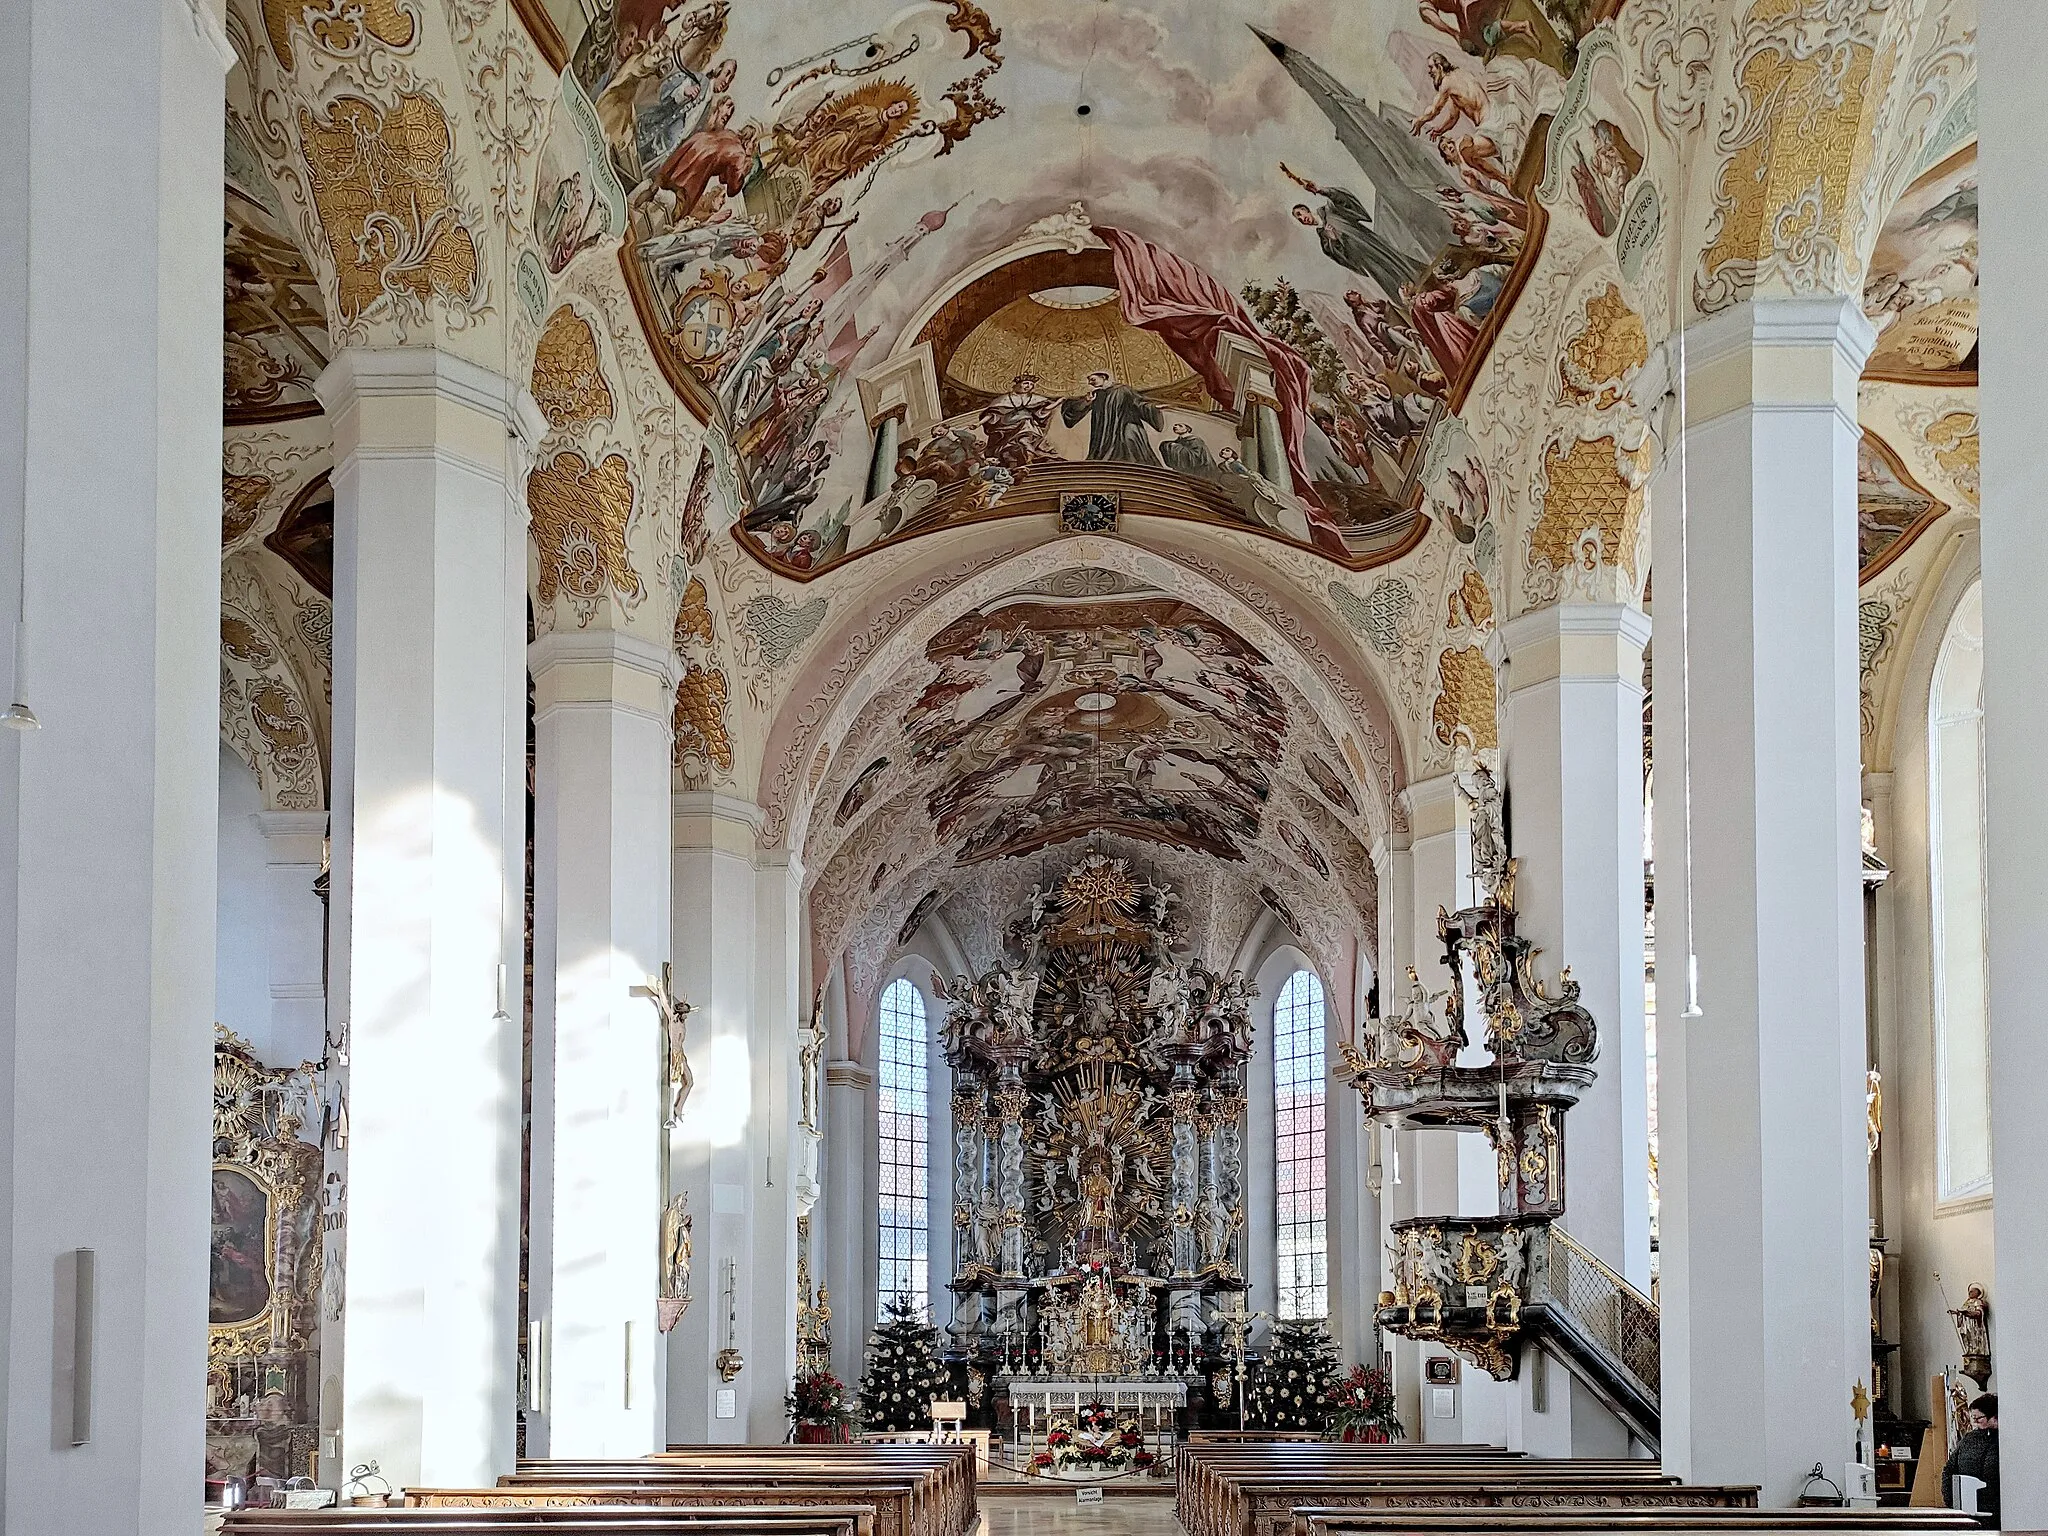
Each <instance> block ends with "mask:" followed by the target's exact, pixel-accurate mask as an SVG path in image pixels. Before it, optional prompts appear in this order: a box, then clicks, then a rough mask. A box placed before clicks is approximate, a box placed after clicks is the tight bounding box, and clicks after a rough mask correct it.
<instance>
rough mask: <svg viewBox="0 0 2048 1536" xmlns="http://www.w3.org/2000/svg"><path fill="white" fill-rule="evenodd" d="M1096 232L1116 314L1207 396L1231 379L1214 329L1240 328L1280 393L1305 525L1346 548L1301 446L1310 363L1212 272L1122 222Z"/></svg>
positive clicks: (1220, 397)
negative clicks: (1111, 270)
mask: <svg viewBox="0 0 2048 1536" xmlns="http://www.w3.org/2000/svg"><path fill="white" fill-rule="evenodd" d="M1095 233H1096V234H1098V235H1100V236H1101V237H1102V241H1103V243H1104V244H1105V245H1107V246H1108V247H1109V254H1110V258H1111V259H1112V260H1113V261H1114V262H1115V264H1116V287H1117V295H1118V298H1119V300H1120V303H1121V307H1122V309H1123V317H1124V319H1126V320H1127V321H1129V322H1130V323H1131V324H1132V325H1135V326H1137V327H1139V328H1140V329H1141V330H1147V331H1151V332H1153V333H1154V334H1155V335H1157V336H1158V337H1159V339H1160V340H1161V341H1163V342H1165V343H1166V345H1167V346H1168V348H1170V349H1171V350H1172V352H1173V355H1174V356H1175V357H1178V358H1179V359H1180V360H1181V361H1182V362H1184V363H1186V364H1187V365H1188V366H1189V367H1190V368H1192V369H1194V370H1195V372H1196V373H1197V374H1199V375H1200V376H1201V380H1202V383H1203V384H1204V385H1205V386H1206V387H1207V388H1208V391H1209V394H1210V396H1211V398H1213V399H1215V400H1216V401H1218V402H1219V403H1221V404H1223V405H1225V406H1230V405H1234V404H1235V401H1234V399H1233V392H1232V390H1231V388H1230V380H1229V379H1227V378H1226V377H1224V373H1223V369H1222V368H1221V367H1220V366H1219V365H1218V363H1217V361H1216V342H1217V338H1218V337H1221V336H1226V335H1228V336H1241V337H1243V338H1244V339H1245V340H1246V341H1248V342H1250V343H1251V344H1252V345H1253V346H1254V347H1257V348H1258V349H1259V351H1260V352H1262V353H1263V354H1264V355H1265V358H1266V364H1267V366H1268V367H1270V368H1271V369H1272V370H1273V383H1274V392H1275V393H1276V394H1278V395H1279V397H1280V437H1281V441H1282V442H1283V443H1285V444H1286V447H1287V467H1288V468H1289V469H1290V470H1291V471H1293V474H1294V489H1295V493H1296V494H1297V495H1298V496H1299V497H1300V498H1301V502H1302V508H1303V510H1304V511H1306V512H1307V514H1308V521H1309V529H1310V531H1311V533H1312V534H1313V535H1314V537H1315V541H1316V544H1317V546H1318V547H1319V548H1322V549H1324V550H1327V551H1328V552H1329V553H1331V554H1335V555H1344V554H1347V553H1349V551H1348V550H1347V549H1346V548H1345V545H1344V537H1343V535H1342V534H1341V533H1339V532H1338V531H1337V525H1336V523H1335V522H1333V521H1332V520H1331V518H1330V514H1329V512H1328V511H1327V510H1325V509H1324V507H1323V504H1322V502H1321V501H1320V500H1318V499H1317V497H1316V493H1315V482H1314V481H1312V480H1311V479H1310V478H1309V473H1308V466H1307V463H1306V461H1305V458H1304V456H1303V453H1302V441H1303V439H1304V437H1305V436H1306V434H1307V431H1308V396H1309V367H1308V363H1307V361H1306V360H1305V359H1304V358H1303V357H1302V355H1301V354H1300V353H1299V352H1297V351H1295V350H1294V348H1292V347H1290V346H1288V345H1287V344H1286V343H1285V342H1282V341H1276V340H1274V339H1273V338H1272V337H1271V336H1268V335H1267V334H1266V333H1265V332H1264V331H1262V330H1260V329H1259V324H1258V322H1257V321H1256V320H1254V319H1252V317H1251V315H1250V314H1249V313H1248V312H1247V311H1246V310H1245V307H1244V306H1243V305H1242V304H1240V303H1238V301H1237V299H1236V298H1235V297H1234V296H1233V295H1232V294H1231V292H1230V290H1229V289H1227V288H1225V287H1224V286H1223V285H1222V284H1221V283H1219V282H1217V281H1216V279H1215V278H1213V277H1211V276H1210V275H1209V274H1208V273H1207V272H1205V271H1203V270H1202V269H1201V268H1200V267H1198V266H1196V265H1195V264H1194V263H1193V262H1190V261H1184V260H1182V259H1181V258H1180V257H1178V256H1176V255H1174V253H1173V252H1172V251H1169V250H1165V249H1162V248H1161V247H1159V246H1156V245H1154V244H1152V242H1151V241H1149V240H1142V239H1140V238H1139V237H1138V236H1136V235H1134V234H1132V233H1131V232H1130V231H1129V230H1127V229H1111V228H1109V227H1108V226H1107V225H1100V224H1098V225H1097V226H1096V228H1095Z"/></svg>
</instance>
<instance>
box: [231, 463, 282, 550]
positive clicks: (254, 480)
mask: <svg viewBox="0 0 2048 1536" xmlns="http://www.w3.org/2000/svg"><path fill="white" fill-rule="evenodd" d="M271 486H272V482H271V479H270V476H268V475H236V474H230V473H228V472H227V471H225V470H223V471H222V472H221V477H220V541H221V543H223V544H232V543H234V542H235V540H237V539H239V538H240V537H241V536H242V535H243V534H245V533H247V532H248V531H249V530H250V529H251V528H254V527H255V526H256V514H257V513H258V512H259V511H261V510H262V508H263V498H264V497H266V496H268V495H269V494H270V492H271Z"/></svg>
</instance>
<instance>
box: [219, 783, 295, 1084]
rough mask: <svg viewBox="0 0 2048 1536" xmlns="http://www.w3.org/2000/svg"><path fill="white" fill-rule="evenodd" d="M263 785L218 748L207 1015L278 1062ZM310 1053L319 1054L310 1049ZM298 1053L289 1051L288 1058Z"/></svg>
mask: <svg viewBox="0 0 2048 1536" xmlns="http://www.w3.org/2000/svg"><path fill="white" fill-rule="evenodd" d="M262 810H263V788H262V786H261V785H260V784H258V783H257V782H256V775H255V774H254V773H252V772H250V771H249V765H248V764H247V763H245V762H243V761H242V760H241V758H240V757H238V756H236V755H235V753H234V751H233V749H231V748H229V747H227V746H222V747H221V749H220V927H219V930H218V932H217V933H216V935H215V938H214V968H213V973H214V983H213V985H214V1004H213V1016H214V1018H215V1019H216V1020H217V1021H219V1022H220V1023H222V1024H225V1025H226V1026H227V1027H228V1028H229V1029H231V1030H233V1031H234V1032H235V1033H236V1034H238V1035H240V1036H241V1037H242V1038H243V1039H244V1040H246V1041H248V1042H249V1044H250V1045H251V1046H252V1047H253V1048H254V1049H255V1052H256V1054H257V1056H258V1057H259V1058H261V1059H262V1060H263V1062H264V1063H265V1064H266V1065H269V1066H279V1065H284V1064H285V1063H283V1062H282V1061H281V1059H280V1058H279V1057H278V1055H277V1053H276V1052H275V1051H274V1050H273V1049H272V1042H271V1027H270V930H269V922H270V919H269V912H270V902H269V896H268V890H267V887H268V885H269V869H268V867H267V862H266V857H265V850H264V840H263V833H262V831H261V829H260V828H259V827H258V826H257V823H256V818H257V816H258V815H260V814H261V813H262ZM314 1054H315V1055H316V1056H317V1055H318V1054H319V1053H318V1051H317V1050H316V1051H315V1052H314ZM299 1060H300V1058H298V1057H293V1058H292V1064H294V1065H295V1064H296V1063H297V1062H298V1061H299Z"/></svg>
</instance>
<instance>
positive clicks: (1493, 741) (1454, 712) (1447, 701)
mask: <svg viewBox="0 0 2048 1536" xmlns="http://www.w3.org/2000/svg"><path fill="white" fill-rule="evenodd" d="M1436 671H1437V685H1438V691H1437V697H1436V707H1435V709H1434V710H1433V711H1432V724H1433V725H1434V727H1435V730H1436V739H1437V741H1438V743H1439V744H1440V745H1442V746H1446V747H1448V746H1453V745H1455V744H1457V743H1458V742H1460V741H1462V742H1465V743H1468V744H1469V745H1470V746H1471V747H1472V748H1473V750H1475V751H1481V752H1483V751H1487V750H1490V749H1491V748H1494V747H1498V746H1499V745H1500V727H1499V722H1498V721H1497V720H1496V719H1495V717H1494V711H1495V704H1494V677H1493V663H1492V662H1490V661H1488V660H1487V659H1486V652H1484V651H1483V650H1481V649H1480V648H1479V647H1478V646H1476V645H1468V646H1465V647H1463V648H1461V649H1458V650H1452V651H1445V652H1444V653H1443V654H1442V655H1441V656H1439V657H1437V659H1436Z"/></svg>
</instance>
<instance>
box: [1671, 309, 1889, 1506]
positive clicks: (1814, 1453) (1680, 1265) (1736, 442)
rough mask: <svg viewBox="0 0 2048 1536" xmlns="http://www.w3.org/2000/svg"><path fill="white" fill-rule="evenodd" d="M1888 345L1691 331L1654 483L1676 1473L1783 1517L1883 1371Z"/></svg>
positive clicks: (1776, 313)
mask: <svg viewBox="0 0 2048 1536" xmlns="http://www.w3.org/2000/svg"><path fill="white" fill-rule="evenodd" d="M1870 341H1871V330H1870V326H1869V323H1868V322H1867V321H1866V320H1865V319H1864V318H1863V314H1862V311H1861V310H1860V309H1858V308H1857V306H1856V304H1855V302H1854V301H1853V300H1850V299H1835V298H1830V299H1797V300H1794V299H1771V300H1756V301H1754V302H1751V303H1746V304H1742V305H1738V306H1736V307H1735V308H1733V309H1730V310H1727V311H1724V312H1723V313H1721V314H1719V315H1716V316H1714V317H1713V318H1712V319H1709V320H1706V321H1703V322H1701V323H1700V324H1698V325H1697V326H1695V327H1694V328H1693V330H1692V331H1690V332H1689V333H1687V336H1686V338H1685V343H1686V352H1687V354H1688V362H1689V372H1688V373H1687V376H1686V386H1687V394H1688V396H1689V412H1690V415H1689V419H1688V420H1687V421H1686V422H1685V423H1684V424H1683V430H1684V431H1685V433H1686V442H1685V453H1684V459H1685V461H1686V462H1687V463H1688V465H1689V469H1690V481H1691V484H1690V488H1689V489H1690V494H1689V506H1685V505H1683V504H1682V501H1681V488H1680V485H1679V478H1678V466H1679V464H1680V459H1681V456H1680V453H1679V451H1678V445H1677V444H1675V443H1674V444H1671V445H1670V446H1668V447H1667V449H1666V451H1665V454H1664V458H1663V464H1662V467H1661V468H1660V471H1659V474H1658V477H1657V479H1656V480H1655V482H1654V483H1653V486H1652V496H1653V509H1654V513H1655V517H1654V522H1653V532H1654V539H1655V558H1656V569H1657V572H1658V583H1657V609H1656V617H1655V625H1654V627H1655V634H1656V647H1657V668H1656V677H1655V680H1654V684H1655V688H1656V718H1657V732H1656V762H1657V796H1656V800H1657V805H1656V858H1657V940H1658V954H1659V959H1660V961H1661V967H1660V978H1659V979H1660V982H1661V983H1662V984H1661V985H1660V987H1659V1001H1660V1004H1661V1006H1660V1008H1659V1009H1658V1019H1657V1025H1658V1050H1657V1056H1658V1110H1659V1125H1660V1131H1661V1135H1660V1149H1661V1156H1660V1173H1661V1179H1660V1185H1661V1191H1662V1212H1661V1217H1662V1219H1661V1223H1660V1236H1661V1240H1662V1267H1661V1276H1662V1302H1663V1328H1664V1366H1663V1394H1662V1396H1663V1452H1664V1462H1665V1466H1666V1467H1667V1468H1668V1469H1669V1470H1670V1471H1671V1472H1673V1473H1675V1474H1677V1475H1679V1476H1681V1477H1684V1478H1686V1479H1688V1480H1692V1481H1698V1482H1713V1483H1756V1484H1759V1485H1761V1487H1762V1490H1763V1493H1762V1502H1763V1504H1764V1505H1765V1506H1766V1507H1770V1506H1774V1505H1778V1506H1782V1505H1788V1504H1790V1503H1791V1502H1792V1501H1793V1499H1794V1498H1795V1497H1796V1496H1797V1494H1798V1492H1799V1488H1800V1486H1801V1484H1802V1483H1803V1482H1804V1481H1805V1478H1806V1475H1807V1473H1808V1471H1809V1470H1810V1469H1811V1468H1812V1467H1813V1465H1814V1463H1816V1462H1818V1463H1820V1465H1821V1467H1822V1468H1823V1469H1824V1470H1825V1471H1826V1472H1828V1474H1829V1475H1830V1476H1833V1477H1835V1478H1836V1480H1837V1481H1839V1480H1840V1478H1841V1475H1842V1469H1843V1467H1844V1465H1845V1464H1846V1463H1847V1462H1848V1461H1849V1460H1850V1459H1851V1457H1852V1455H1853V1451H1854V1428H1855V1420H1854V1418H1853V1417H1852V1415H1851V1410H1850V1399H1851V1395H1852V1393H1853V1391H1854V1388H1855V1385H1856V1383H1857V1382H1858V1381H1862V1382H1864V1383H1865V1384H1866V1385H1867V1384H1868V1381H1869V1377H1870V1307H1869V1280H1868V1262H1869V1249H1868V1235H1867V1234H1868V1220H1869V1189H1868V1184H1867V1179H1866V1171H1865V1144H1864V1102H1863V1094H1864V1070H1865V1067H1864V1009H1863V906H1862V896H1861V887H1860V869H1861V851H1860V850H1861V839H1860V835H1859V822H1860V807H1861V801H1860V796H1859V789H1858V776H1857V766H1858V746H1859V742H1858V730H1857V638H1856V637H1857V625H1856V443H1857V435H1858V429H1857V425H1856V382H1857V377H1858V374H1859V373H1860V371H1861V368H1862V364H1863V359H1864V357H1865V356H1866V355H1867V353H1868V350H1869V346H1870ZM1666 345H1667V352H1666V356H1667V358H1668V359H1670V360H1672V362H1673V363H1674V366H1675V365H1676V361H1677V346H1676V343H1675V342H1673V343H1667V344H1666ZM1681 523H1683V525H1684V526H1685V529H1686V533H1687V545H1686V547H1685V548H1684V549H1683V550H1682V549H1681V545H1680V528H1681ZM1682 625H1683V626H1685V627H1686V628H1687V629H1689V634H1683V633H1682V632H1681V626H1682ZM1688 672H1689V674H1690V678H1689V689H1688V688H1687V686H1686V685H1685V682H1684V681H1683V678H1684V675H1685V674H1686V673H1688ZM1688 692H1689V703H1690V709H1689V710H1688V709H1687V708H1686V704H1687V702H1688V699H1687V694H1688ZM1688 753H1689V756H1690V771H1689V772H1688V761H1687V759H1688ZM1688 802H1689V803H1690V812H1691V814H1690V827H1689V829H1688V826H1687V816H1686V811H1687V806H1688ZM1688 858H1690V861H1691V868H1690V869H1688V867H1687V861H1688ZM1688 951H1690V952H1691V953H1692V954H1693V955H1695V956H1696V957H1697V962H1698V971H1699V997H1698V1001H1699V1006H1700V1009H1701V1012H1700V1013H1699V1014H1698V1015H1697V1016H1695V1017H1690V1018H1689V1017H1686V1016H1685V1013H1684V1009H1685V1007H1686V1002H1687V986H1686V970H1687V954H1688Z"/></svg>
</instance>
